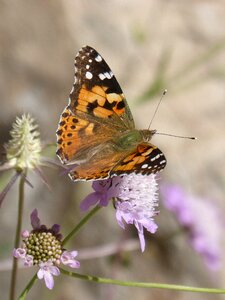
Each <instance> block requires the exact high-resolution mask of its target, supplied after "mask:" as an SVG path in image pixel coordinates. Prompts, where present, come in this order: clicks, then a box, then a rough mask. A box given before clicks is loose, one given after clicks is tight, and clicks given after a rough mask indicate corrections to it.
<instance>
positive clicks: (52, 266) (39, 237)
mask: <svg viewBox="0 0 225 300" xmlns="http://www.w3.org/2000/svg"><path fill="white" fill-rule="evenodd" d="M31 225H32V227H33V230H32V231H31V232H30V233H29V234H28V231H27V230H26V231H23V233H22V237H23V245H22V247H21V248H18V249H14V251H13V256H14V257H16V258H20V259H22V260H23V263H24V266H26V267H31V266H34V265H37V266H39V271H38V273H37V276H38V278H39V279H44V281H45V284H46V286H47V288H49V289H52V288H53V286H54V279H53V276H58V275H59V274H60V270H59V268H58V266H59V265H60V263H62V264H64V265H68V266H69V267H71V268H79V267H80V263H79V262H78V261H77V260H75V257H76V256H77V254H78V252H77V251H71V252H70V251H66V250H65V249H63V248H62V242H61V239H62V235H61V234H60V232H59V231H60V226H59V225H58V224H54V225H53V226H52V227H51V228H47V227H46V226H45V225H42V224H41V222H40V219H39V217H38V212H37V210H36V209H35V210H34V211H33V212H32V213H31ZM24 233H26V234H25V235H24Z"/></svg>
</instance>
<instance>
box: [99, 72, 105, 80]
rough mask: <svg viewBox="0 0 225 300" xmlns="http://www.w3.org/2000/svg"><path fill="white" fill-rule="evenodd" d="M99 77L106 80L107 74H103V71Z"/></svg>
mask: <svg viewBox="0 0 225 300" xmlns="http://www.w3.org/2000/svg"><path fill="white" fill-rule="evenodd" d="M98 77H99V78H100V79H101V80H104V79H105V78H106V77H105V75H104V74H102V73H100V74H98Z"/></svg>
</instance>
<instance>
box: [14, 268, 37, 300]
mask: <svg viewBox="0 0 225 300" xmlns="http://www.w3.org/2000/svg"><path fill="white" fill-rule="evenodd" d="M36 279H37V274H35V275H34V276H33V277H32V278H31V280H30V281H29V283H28V284H27V286H26V287H25V289H24V290H23V291H22V293H21V295H20V296H19V298H18V300H24V299H25V298H26V296H27V294H28V292H29V290H30V289H31V288H32V286H33V284H34V282H35V281H36Z"/></svg>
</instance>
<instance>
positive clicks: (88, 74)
mask: <svg viewBox="0 0 225 300" xmlns="http://www.w3.org/2000/svg"><path fill="white" fill-rule="evenodd" d="M85 76H86V78H87V79H91V78H92V77H93V75H92V73H91V72H86V74H85Z"/></svg>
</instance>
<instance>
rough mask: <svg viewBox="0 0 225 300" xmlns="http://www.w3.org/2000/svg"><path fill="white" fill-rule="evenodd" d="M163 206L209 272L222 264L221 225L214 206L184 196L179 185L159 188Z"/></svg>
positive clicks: (196, 198)
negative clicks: (185, 234) (182, 231)
mask: <svg viewBox="0 0 225 300" xmlns="http://www.w3.org/2000/svg"><path fill="white" fill-rule="evenodd" d="M162 194H163V200H164V205H165V207H166V208H167V209H168V210H170V211H172V212H173V213H174V214H175V215H176V217H177V219H178V221H179V223H180V224H181V226H183V227H184V228H185V230H186V232H187V235H188V241H189V243H190V245H191V246H192V247H193V248H194V250H195V251H196V252H198V253H199V254H200V255H201V256H202V258H203V260H204V262H205V264H206V265H207V266H208V267H209V268H210V269H212V270H217V269H218V268H219V267H220V265H221V250H222V249H221V239H222V230H223V228H222V223H221V222H220V216H219V212H218V210H217V209H216V207H215V205H213V203H212V202H210V201H209V200H207V199H202V198H199V197H196V196H192V195H187V194H186V193H185V192H184V191H183V190H182V189H181V188H180V187H179V186H176V185H171V186H165V187H164V188H162Z"/></svg>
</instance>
